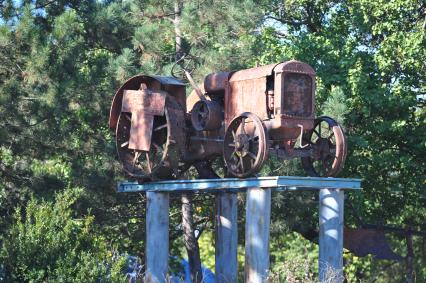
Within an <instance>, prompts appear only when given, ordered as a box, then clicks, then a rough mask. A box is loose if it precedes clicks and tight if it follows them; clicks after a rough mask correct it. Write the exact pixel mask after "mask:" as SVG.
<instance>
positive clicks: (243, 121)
mask: <svg viewBox="0 0 426 283" xmlns="http://www.w3.org/2000/svg"><path fill="white" fill-rule="evenodd" d="M240 127H241V129H240V134H242V135H245V134H246V129H245V127H246V117H243V118H242V119H241V126H240Z"/></svg>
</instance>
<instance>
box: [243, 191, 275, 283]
mask: <svg viewBox="0 0 426 283" xmlns="http://www.w3.org/2000/svg"><path fill="white" fill-rule="evenodd" d="M270 219H271V189H269V188H266V189H262V188H248V189H247V204H246V227H245V229H246V239H245V245H246V247H245V248H246V254H245V282H247V283H263V282H267V278H268V271H269V227H270Z"/></svg>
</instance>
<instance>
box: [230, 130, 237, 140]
mask: <svg viewBox="0 0 426 283" xmlns="http://www.w3.org/2000/svg"><path fill="white" fill-rule="evenodd" d="M231 133H232V137H233V138H234V141H235V140H236V139H237V134H236V133H235V132H234V131H231Z"/></svg>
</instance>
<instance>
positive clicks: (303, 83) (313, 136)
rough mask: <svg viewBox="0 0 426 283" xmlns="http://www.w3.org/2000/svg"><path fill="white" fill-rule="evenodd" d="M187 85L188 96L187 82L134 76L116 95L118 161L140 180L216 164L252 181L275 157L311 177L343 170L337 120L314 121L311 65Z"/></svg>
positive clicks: (113, 118) (113, 124)
mask: <svg viewBox="0 0 426 283" xmlns="http://www.w3.org/2000/svg"><path fill="white" fill-rule="evenodd" d="M187 75H189V74H188V73H187ZM189 80H190V82H192V85H193V87H194V88H195V90H194V91H193V92H192V93H191V94H190V95H189V96H188V98H187V97H186V90H185V84H184V83H183V82H182V81H180V80H178V79H176V78H173V77H163V76H153V75H138V76H135V77H132V78H130V79H129V80H128V81H127V82H125V83H124V84H123V85H122V86H121V87H120V88H119V90H118V91H117V93H116V94H115V96H114V99H113V103H112V107H111V112H110V119H109V126H110V128H111V129H112V130H114V131H115V133H116V143H117V153H118V158H119V160H120V162H121V163H122V165H123V168H124V170H125V171H126V172H127V173H128V174H129V175H130V176H132V177H134V178H136V179H138V180H139V181H140V182H144V181H152V180H166V179H174V178H178V177H179V176H180V175H181V174H182V173H183V172H184V171H185V170H187V169H188V168H189V167H190V166H192V165H194V166H195V167H196V168H197V169H198V170H199V171H203V170H204V172H207V171H208V170H211V168H209V167H210V166H211V164H212V162H213V161H215V160H217V159H223V161H224V163H223V164H224V167H225V170H226V171H225V172H226V175H227V176H234V177H239V178H244V177H249V176H254V175H255V174H256V173H258V172H259V170H260V169H261V167H262V165H263V164H264V163H265V162H266V161H267V160H268V156H271V155H274V156H276V157H278V158H281V159H292V158H300V160H301V163H302V166H303V168H304V170H305V171H306V173H307V174H308V175H309V176H323V177H328V176H335V175H336V174H337V173H338V172H339V171H340V170H341V169H342V167H343V164H344V162H345V158H346V147H347V144H346V140H345V135H344V133H343V130H342V128H341V126H340V125H339V124H338V123H337V122H336V121H335V120H333V119H332V118H330V117H318V118H316V117H315V71H314V70H313V69H312V67H311V66H309V65H308V64H305V63H302V62H299V61H295V60H292V61H286V62H282V63H278V64H272V65H267V66H262V67H256V68H252V69H246V70H240V71H235V72H218V73H212V74H209V75H208V76H206V77H205V79H204V83H203V84H202V85H201V86H200V87H198V86H197V85H195V83H194V82H193V80H192V78H191V76H190V75H189ZM188 110H189V111H188ZM206 170H207V171H206ZM205 175H206V174H203V176H205Z"/></svg>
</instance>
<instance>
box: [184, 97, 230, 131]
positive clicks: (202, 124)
mask: <svg viewBox="0 0 426 283" xmlns="http://www.w3.org/2000/svg"><path fill="white" fill-rule="evenodd" d="M222 121H223V110H222V107H221V106H220V105H219V103H217V102H216V101H210V100H199V101H197V103H195V105H194V107H193V108H192V110H191V123H192V126H193V127H194V129H195V130H196V131H213V130H218V129H220V127H222Z"/></svg>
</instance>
